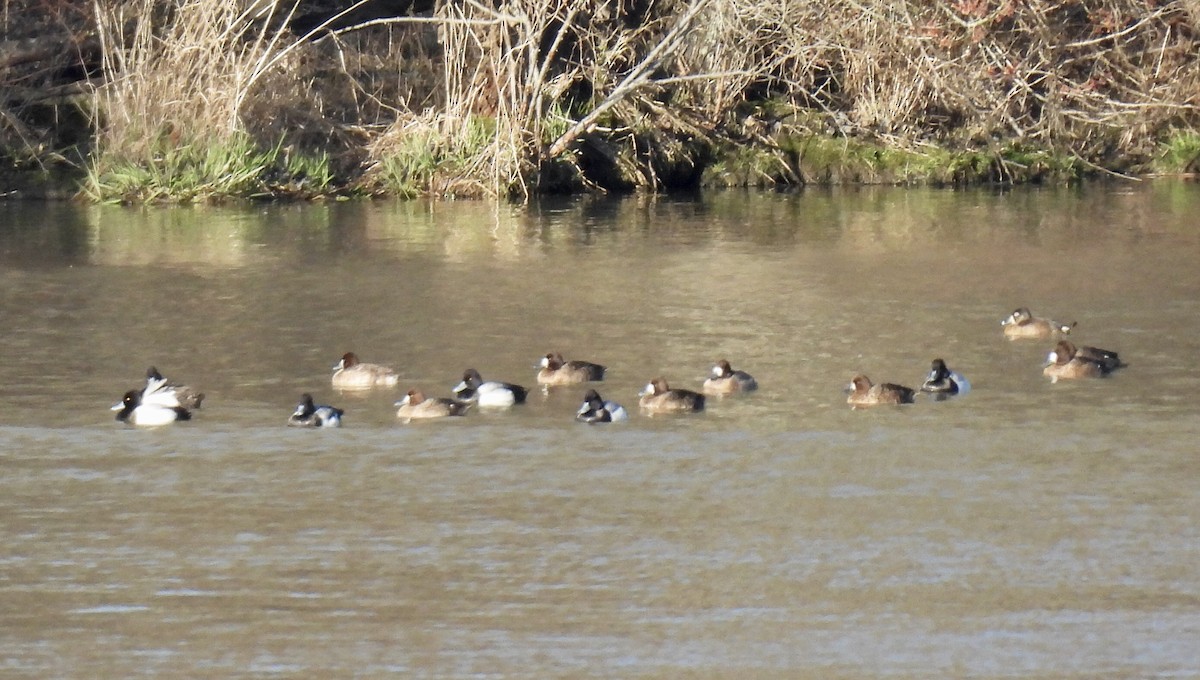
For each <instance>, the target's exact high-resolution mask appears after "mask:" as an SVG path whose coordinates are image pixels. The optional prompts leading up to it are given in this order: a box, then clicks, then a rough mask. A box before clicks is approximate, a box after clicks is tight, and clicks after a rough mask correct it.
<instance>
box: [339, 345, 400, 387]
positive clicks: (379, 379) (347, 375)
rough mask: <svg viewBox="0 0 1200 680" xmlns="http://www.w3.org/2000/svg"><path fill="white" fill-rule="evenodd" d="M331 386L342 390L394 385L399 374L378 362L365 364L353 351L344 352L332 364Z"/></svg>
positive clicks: (397, 380)
mask: <svg viewBox="0 0 1200 680" xmlns="http://www.w3.org/2000/svg"><path fill="white" fill-rule="evenodd" d="M332 382H333V386H334V387H336V388H338V389H343V390H353V389H365V388H368V387H375V386H380V387H394V386H395V385H396V383H398V382H400V376H398V375H396V371H395V369H392V368H389V367H387V366H381V365H379V364H365V363H363V362H361V361H359V359H358V355H357V354H355V353H354V352H346V353H345V354H343V355H342V359H341V360H340V361H338V362H337V363H336V364H334V365H333V378H332Z"/></svg>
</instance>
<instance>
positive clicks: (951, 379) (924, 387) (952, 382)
mask: <svg viewBox="0 0 1200 680" xmlns="http://www.w3.org/2000/svg"><path fill="white" fill-rule="evenodd" d="M970 390H971V383H970V382H968V381H967V379H966V378H965V377H963V374H961V373H959V372H958V371H952V370H950V368H949V367H947V366H946V362H945V361H942V360H941V359H934V360H933V365H932V367H931V368H930V369H929V377H927V378H925V382H923V383H921V391H922V392H929V393H931V394H933V395H934V398H937V399H944V398H946V397H948V396H951V395H955V394H966V393H967V392H969V391H970Z"/></svg>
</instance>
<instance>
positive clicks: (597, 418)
mask: <svg viewBox="0 0 1200 680" xmlns="http://www.w3.org/2000/svg"><path fill="white" fill-rule="evenodd" d="M575 419H576V420H579V421H582V422H585V423H617V422H621V421H623V420H629V414H628V413H627V412H626V411H625V407H623V406H621V405H620V404H618V403H617V402H615V401H605V400H604V398H603V397H601V396H600V393H599V392H597V391H596V390H588V391H587V394H585V395H583V405H582V406H580V407H579V411H578V412H576V413H575Z"/></svg>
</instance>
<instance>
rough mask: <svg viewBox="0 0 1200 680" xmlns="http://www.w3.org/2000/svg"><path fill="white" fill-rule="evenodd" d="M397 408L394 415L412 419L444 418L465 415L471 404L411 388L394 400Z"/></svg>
mask: <svg viewBox="0 0 1200 680" xmlns="http://www.w3.org/2000/svg"><path fill="white" fill-rule="evenodd" d="M395 405H396V406H398V407H399V409H398V410H397V411H396V417H398V418H405V419H407V420H414V419H418V418H445V417H448V416H462V415H466V413H467V409H469V408H470V407H471V404H470V403H468V402H465V401H459V400H457V399H447V398H446V397H426V396H425V394H424V393H423V392H421V390H418V389H411V390H409V391H408V394H406V395H404V398H403V399H401V400H400V401H398V402H396V404H395Z"/></svg>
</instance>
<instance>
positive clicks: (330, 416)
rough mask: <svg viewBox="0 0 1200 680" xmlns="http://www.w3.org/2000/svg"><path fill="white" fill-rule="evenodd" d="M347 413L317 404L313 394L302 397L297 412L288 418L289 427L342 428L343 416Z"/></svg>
mask: <svg viewBox="0 0 1200 680" xmlns="http://www.w3.org/2000/svg"><path fill="white" fill-rule="evenodd" d="M345 414H346V412H345V411H343V410H342V409H340V408H335V407H333V406H329V405H327V404H320V405H318V404H316V403H314V402H313V398H312V395H311V394H308V393H305V394H302V395H300V403H299V404H297V405H296V411H295V412H294V413H292V415H291V417H289V418H288V425H292V426H294V427H341V426H342V416H343V415H345Z"/></svg>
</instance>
